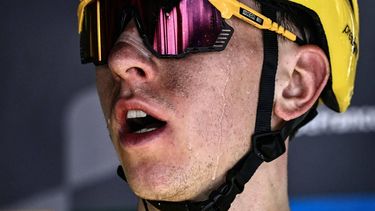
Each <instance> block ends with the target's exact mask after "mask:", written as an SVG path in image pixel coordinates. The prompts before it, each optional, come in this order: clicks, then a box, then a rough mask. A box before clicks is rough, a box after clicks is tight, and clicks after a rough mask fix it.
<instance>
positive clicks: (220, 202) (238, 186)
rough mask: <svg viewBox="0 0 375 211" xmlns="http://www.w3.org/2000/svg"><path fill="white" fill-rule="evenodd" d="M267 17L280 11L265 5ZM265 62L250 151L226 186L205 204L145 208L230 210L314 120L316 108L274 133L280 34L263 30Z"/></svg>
mask: <svg viewBox="0 0 375 211" xmlns="http://www.w3.org/2000/svg"><path fill="white" fill-rule="evenodd" d="M262 12H263V14H264V15H265V16H267V17H269V18H271V19H272V20H276V10H275V9H274V8H272V7H269V6H268V7H267V6H264V5H262ZM263 48H264V50H263V51H264V61H263V68H262V75H261V81H260V88H259V89H260V90H259V102H258V108H257V117H256V123H255V132H254V135H253V136H252V139H251V141H252V143H251V149H250V151H249V152H248V153H247V154H245V155H244V156H243V157H242V159H241V160H239V161H238V162H237V163H236V164H235V166H234V167H233V168H231V169H230V170H229V171H228V172H227V175H226V179H225V183H224V184H222V185H221V186H220V187H219V188H217V189H216V190H215V191H213V192H211V194H210V195H209V197H208V199H207V200H205V201H198V202H195V201H181V202H170V201H153V200H144V199H143V204H144V206H145V209H146V210H148V207H147V203H146V202H145V201H147V202H148V203H150V204H152V206H154V207H156V208H157V209H159V210H162V211H201V210H204V211H224V210H228V209H229V208H230V206H231V203H232V202H233V201H234V199H235V198H236V195H237V194H240V193H242V191H243V190H244V186H245V184H246V183H247V182H248V181H249V180H250V178H251V177H252V176H253V175H254V173H255V171H256V170H257V169H258V167H259V166H260V165H261V164H262V163H263V162H264V161H265V162H271V161H272V160H274V159H276V158H278V157H279V156H280V155H282V154H283V153H284V152H285V150H286V147H285V140H286V139H287V138H288V136H290V135H291V134H292V133H293V132H294V131H296V130H297V129H298V128H299V127H301V126H303V125H304V124H306V123H307V122H309V121H310V120H312V119H313V118H314V117H315V116H316V114H317V112H316V109H315V107H314V108H313V109H311V110H310V111H309V112H307V113H306V114H304V115H302V116H301V117H298V118H297V119H294V120H291V121H289V122H286V123H285V125H284V126H283V127H282V129H281V130H279V131H271V117H272V108H273V96H274V91H275V77H276V70H277V65H278V42H277V34H276V33H274V32H271V31H269V30H263ZM117 173H118V175H119V176H120V177H121V178H123V179H124V180H125V181H126V178H125V174H124V172H123V170H122V167H121V166H119V168H118V170H117Z"/></svg>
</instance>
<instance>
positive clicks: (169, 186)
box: [125, 165, 194, 201]
mask: <svg viewBox="0 0 375 211" xmlns="http://www.w3.org/2000/svg"><path fill="white" fill-rule="evenodd" d="M125 172H129V173H126V176H127V179H128V183H129V186H130V188H131V189H132V190H133V192H134V193H135V194H136V195H137V196H138V197H141V198H144V199H149V200H168V201H183V200H188V199H190V198H193V197H192V196H190V195H187V193H190V194H191V193H192V192H194V191H192V190H190V189H191V188H192V187H190V186H188V185H187V184H192V183H191V182H189V181H187V180H186V178H187V177H188V176H187V175H186V173H184V171H183V169H176V167H168V166H158V165H153V166H150V167H142V168H137V169H128V170H125Z"/></svg>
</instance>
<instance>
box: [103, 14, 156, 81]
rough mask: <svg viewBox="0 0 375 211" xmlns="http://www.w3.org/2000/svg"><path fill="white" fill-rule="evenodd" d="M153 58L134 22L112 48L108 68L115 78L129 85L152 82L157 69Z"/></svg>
mask: <svg viewBox="0 0 375 211" xmlns="http://www.w3.org/2000/svg"><path fill="white" fill-rule="evenodd" d="M152 57H153V56H152V54H151V53H150V52H149V51H148V50H147V49H146V47H145V46H144V44H143V41H142V39H141V37H140V35H139V33H138V30H137V27H136V26H135V23H134V21H133V20H132V21H130V23H129V24H128V25H127V27H126V28H125V30H124V31H123V32H122V34H121V35H120V37H119V38H118V40H117V42H116V43H115V45H114V47H113V48H112V50H111V53H110V54H109V57H108V66H109V69H110V70H111V72H112V74H113V75H114V76H115V78H118V79H120V80H122V81H123V82H125V83H127V84H129V85H135V84H137V83H144V82H150V81H153V80H154V79H155V74H156V69H157V65H156V64H155V62H154V60H153V59H152Z"/></svg>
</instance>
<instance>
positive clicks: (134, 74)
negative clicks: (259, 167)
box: [96, 18, 263, 201]
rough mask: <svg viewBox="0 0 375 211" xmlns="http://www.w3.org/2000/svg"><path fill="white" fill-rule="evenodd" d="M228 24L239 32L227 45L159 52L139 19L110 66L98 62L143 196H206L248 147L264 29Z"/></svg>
mask: <svg viewBox="0 0 375 211" xmlns="http://www.w3.org/2000/svg"><path fill="white" fill-rule="evenodd" d="M227 23H228V24H229V25H231V26H232V27H233V28H234V34H233V37H232V38H231V40H230V42H229V44H228V46H227V47H226V49H225V50H224V51H221V52H211V53H198V54H190V55H188V56H186V57H184V58H181V59H159V58H157V57H155V56H153V55H152V54H151V53H150V52H149V51H148V50H147V49H146V48H145V47H144V44H143V42H142V39H141V38H140V36H139V34H138V31H137V28H136V26H135V24H134V22H133V21H132V22H130V23H129V25H128V26H127V27H126V28H125V30H124V32H123V33H122V34H121V35H120V38H119V39H118V41H117V43H116V44H115V46H114V47H113V48H112V51H111V53H110V55H109V58H108V65H103V66H98V67H97V70H96V76H97V89H98V92H99V96H100V100H101V105H102V109H103V112H104V115H105V118H106V121H107V126H108V129H109V132H110V135H111V138H112V143H113V145H114V147H115V149H116V152H117V154H118V156H119V159H120V161H121V164H122V166H123V169H124V171H125V175H126V178H127V181H128V183H129V185H130V187H131V188H132V190H133V191H134V192H135V193H136V194H137V195H138V196H140V197H142V198H146V199H162V200H172V201H179V200H186V199H202V198H205V197H207V195H208V194H209V193H210V191H212V189H213V188H215V187H216V186H217V185H219V184H221V183H222V182H223V179H224V176H225V173H226V172H227V170H228V169H229V168H231V167H232V166H233V165H234V164H235V163H236V162H237V161H238V160H239V159H240V158H241V157H242V156H243V155H244V154H245V153H246V152H247V151H248V150H249V147H250V137H251V134H252V133H253V130H254V121H255V114H256V105H257V97H258V83H259V78H260V70H261V67H262V61H263V50H262V36H261V31H260V30H258V29H256V28H254V27H251V26H249V25H248V24H246V23H244V22H241V21H239V20H238V19H234V18H232V19H230V20H228V21H227ZM146 114H147V117H146V118H143V119H141V118H142V117H144V115H146ZM133 117H139V118H138V119H137V118H133Z"/></svg>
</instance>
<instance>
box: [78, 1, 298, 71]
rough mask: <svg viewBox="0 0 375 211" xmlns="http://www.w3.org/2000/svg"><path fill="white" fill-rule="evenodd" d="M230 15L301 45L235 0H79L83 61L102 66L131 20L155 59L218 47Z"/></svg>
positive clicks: (228, 32)
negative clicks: (226, 20)
mask: <svg viewBox="0 0 375 211" xmlns="http://www.w3.org/2000/svg"><path fill="white" fill-rule="evenodd" d="M232 16H235V17H238V18H240V19H241V20H243V21H245V22H247V23H249V24H251V25H253V26H255V27H257V28H259V29H266V30H271V31H275V32H276V33H278V34H280V35H282V36H284V37H286V38H287V39H289V40H291V41H294V42H297V43H298V44H302V43H303V41H302V39H300V38H298V37H297V36H296V35H295V34H294V33H292V32H290V31H288V30H286V29H285V28H284V27H282V26H280V25H279V24H277V23H275V22H273V21H272V20H271V19H269V18H267V17H265V16H263V15H262V14H260V13H258V12H257V11H255V10H254V9H252V8H250V7H248V6H246V5H244V4H242V3H241V2H238V1H237V0H152V1H150V0H81V2H80V4H79V6H78V31H79V34H80V47H81V49H80V50H81V62H82V63H94V64H95V65H103V64H106V63H107V57H108V55H109V53H110V51H111V49H112V47H113V46H114V44H115V43H116V41H117V39H118V37H119V36H120V34H121V33H122V32H123V31H124V29H125V28H126V26H127V25H128V23H129V22H130V21H131V20H132V19H134V21H135V24H136V26H137V29H138V32H139V34H140V36H141V38H142V39H143V43H144V45H145V46H146V47H147V49H148V50H149V51H150V52H151V53H153V54H154V55H155V56H157V57H159V58H182V57H184V56H185V55H186V54H189V53H197V52H211V51H222V50H224V49H225V47H226V46H227V44H228V42H229V40H230V38H231V36H232V34H233V31H234V30H233V28H232V27H231V26H229V25H228V24H227V23H226V22H225V19H229V18H231V17H232Z"/></svg>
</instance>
